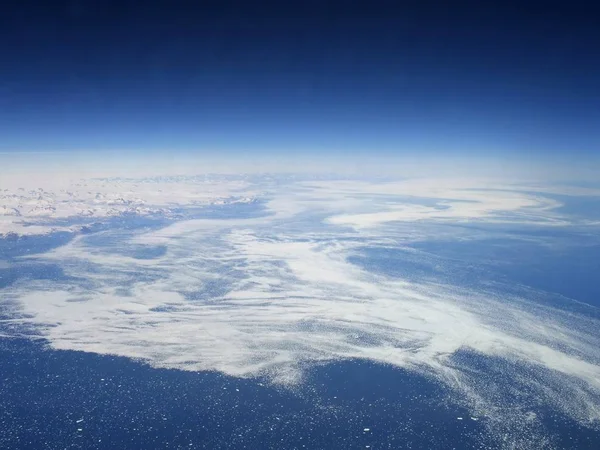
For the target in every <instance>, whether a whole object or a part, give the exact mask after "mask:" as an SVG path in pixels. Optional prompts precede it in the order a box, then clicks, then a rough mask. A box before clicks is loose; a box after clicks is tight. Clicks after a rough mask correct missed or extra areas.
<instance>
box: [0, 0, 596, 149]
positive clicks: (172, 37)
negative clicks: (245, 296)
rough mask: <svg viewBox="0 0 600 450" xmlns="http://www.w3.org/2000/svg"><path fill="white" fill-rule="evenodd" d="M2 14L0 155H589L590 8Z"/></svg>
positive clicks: (9, 5) (243, 7) (72, 7)
mask: <svg viewBox="0 0 600 450" xmlns="http://www.w3.org/2000/svg"><path fill="white" fill-rule="evenodd" d="M535 3H537V2H515V3H514V4H513V3H511V2H472V3H463V2H439V3H433V2H427V1H407V2H368V3H367V2H364V3H363V2H322V1H318V2H317V1H302V2H294V1H291V2H278V3H273V4H269V3H268V2H259V3H255V2H239V3H233V2H191V1H171V2H160V1H152V0H150V1H145V2H134V1H129V0H121V1H115V2H113V1H99V0H83V1H51V2H49V1H47V0H46V1H39V2H37V1H30V0H24V1H13V0H9V1H8V2H3V3H2V5H1V6H0V57H1V62H0V64H1V66H2V69H1V70H0V152H2V153H3V154H4V155H11V154H20V153H23V152H28V153H31V154H37V153H34V152H65V153H67V154H81V153H82V152H83V153H86V152H87V153H86V154H93V155H95V156H96V157H98V156H102V155H103V154H104V153H106V154H109V153H110V154H113V155H114V154H115V152H124V153H123V154H138V155H139V154H143V155H148V154H165V153H169V152H172V153H177V154H192V155H198V154H200V155H216V154H222V155H228V156H229V155H231V156H235V155H245V156H246V157H248V155H250V156H252V155H257V156H258V155H262V156H265V155H267V156H281V157H283V156H289V155H291V154H296V153H302V154H304V155H309V156H310V155H323V154H327V155H331V156H332V157H338V156H340V155H342V156H343V155H349V154H363V155H364V154H376V155H379V156H381V157H385V156H399V155H400V156H412V157H418V156H419V155H428V156H430V157H432V156H437V155H440V156H445V157H455V156H457V157H458V156H462V157H465V156H466V157H468V156H469V155H478V156H481V155H493V156H495V157H505V156H506V157H508V156H509V155H510V156H516V155H534V156H542V157H550V156H552V157H555V156H557V155H558V156H563V157H571V156H574V157H575V158H577V159H578V160H580V161H581V160H583V161H585V159H586V158H589V157H592V156H596V155H597V154H598V153H600V87H599V84H598V80H599V79H600V29H599V28H598V27H597V26H596V25H597V20H596V19H597V17H598V16H597V15H595V14H594V10H593V5H592V2H586V3H587V5H586V3H583V2H582V3H578V2H557V3H554V2H545V3H544V6H543V8H541V7H540V6H539V5H537V4H535Z"/></svg>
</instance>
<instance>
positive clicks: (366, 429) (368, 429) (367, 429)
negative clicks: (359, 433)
mask: <svg viewBox="0 0 600 450" xmlns="http://www.w3.org/2000/svg"><path fill="white" fill-rule="evenodd" d="M363 431H364V432H365V433H366V432H367V431H371V429H370V428H365V429H364V430H363Z"/></svg>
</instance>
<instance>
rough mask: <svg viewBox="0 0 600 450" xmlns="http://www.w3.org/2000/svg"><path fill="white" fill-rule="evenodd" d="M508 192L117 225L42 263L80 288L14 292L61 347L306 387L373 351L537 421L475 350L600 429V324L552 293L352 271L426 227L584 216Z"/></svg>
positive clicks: (447, 192)
mask: <svg viewBox="0 0 600 450" xmlns="http://www.w3.org/2000/svg"><path fill="white" fill-rule="evenodd" d="M494 186H495V189H492V187H494ZM494 186H490V185H488V184H487V183H483V182H479V183H477V182H474V181H471V182H469V181H468V180H460V181H457V180H442V181H440V180H436V181H431V180H430V181H423V180H421V181H404V182H395V183H372V182H357V181H349V182H325V181H323V182H300V183H294V184H290V185H286V186H285V188H276V189H272V190H271V191H269V192H267V194H266V195H267V196H268V198H269V201H268V202H267V210H268V211H269V212H270V215H268V216H263V217H258V218H251V219H231V220H229V219H215V220H211V219H196V220H190V221H183V222H178V223H175V224H172V225H170V226H168V227H165V228H163V229H160V230H137V231H136V230H132V231H130V232H126V233H124V232H123V230H112V231H111V230H108V231H106V232H104V234H103V235H102V236H105V237H106V238H107V239H106V240H105V242H104V243H102V240H99V241H98V240H93V239H91V238H90V237H89V236H80V237H78V238H77V239H74V240H72V241H71V242H70V243H68V244H67V245H65V246H63V247H60V248H58V249H55V250H52V251H50V252H47V253H45V254H43V255H39V256H35V257H30V258H27V261H28V262H32V261H34V262H37V263H39V264H57V265H59V266H60V267H61V268H62V269H63V270H64V272H65V275H66V276H67V277H68V278H67V279H65V280H27V281H26V282H22V283H17V284H15V285H14V286H13V287H12V288H11V289H9V290H7V291H8V292H9V293H10V295H11V296H12V298H14V299H17V300H18V302H19V304H20V305H21V308H22V310H23V312H24V313H26V314H27V315H28V316H26V317H29V318H25V319H22V321H23V323H26V324H28V325H30V324H34V325H35V326H36V327H37V329H38V330H41V331H42V332H43V335H44V336H45V337H46V338H47V339H48V341H49V343H50V345H51V346H52V347H53V348H57V349H69V350H82V351H87V352H96V353H102V354H116V355H122V356H127V357H131V358H139V359H142V360H144V361H146V362H148V363H149V364H151V365H153V366H156V367H169V368H177V369H181V370H192V371H199V370H218V371H221V372H224V373H226V374H229V375H234V376H240V377H250V376H258V375H264V376H268V377H270V378H271V379H272V380H273V382H275V383H282V384H286V385H289V386H293V385H294V384H297V383H301V382H302V378H303V374H304V373H305V368H306V367H310V366H311V365H313V364H317V363H321V362H326V361H332V360H338V359H351V358H365V359H369V360H373V361H377V362H381V363H385V364H391V365H394V366H397V367H403V368H407V369H409V370H414V371H417V372H419V373H423V374H427V376H432V377H435V378H436V379H437V380H439V381H440V382H442V383H444V384H446V385H447V386H450V387H451V388H452V389H453V392H454V393H455V396H456V397H455V398H454V400H455V401H465V402H468V406H469V407H470V408H471V409H472V411H473V412H474V414H478V415H482V416H483V415H486V416H487V417H489V423H490V424H491V425H490V426H491V427H496V428H494V429H496V430H497V429H499V428H498V427H501V424H503V423H508V422H507V421H509V420H511V421H514V422H515V424H516V422H517V421H516V418H518V417H521V418H522V417H525V416H526V415H527V414H529V413H530V411H529V410H528V409H523V410H521V411H515V410H514V409H511V410H510V411H508V410H504V409H503V406H506V407H507V408H508V405H502V404H499V403H498V401H499V400H498V398H497V397H496V396H495V395H494V393H493V392H487V391H486V387H485V385H482V384H481V382H480V380H478V379H474V378H473V370H472V367H469V365H468V364H466V363H464V361H463V362H461V360H460V358H458V356H459V355H461V354H463V353H464V352H473V353H474V354H477V355H480V356H481V357H485V358H500V359H502V360H504V361H506V362H507V363H506V364H505V366H506V370H512V371H513V372H511V373H512V374H514V375H515V376H517V375H519V374H520V372H519V370H523V367H527V368H528V370H530V371H531V372H530V373H531V374H533V375H530V376H533V378H532V383H530V385H529V386H527V387H521V388H522V389H530V391H528V392H532V393H530V394H528V395H534V396H535V397H536V398H537V399H540V401H542V402H544V403H546V404H550V405H552V406H553V407H555V408H557V409H559V410H561V411H563V412H564V413H565V414H568V415H569V416H570V417H572V418H573V419H575V420H578V421H580V422H581V423H585V424H591V423H596V426H597V425H598V423H599V422H600V365H599V364H600V351H599V350H598V349H599V346H598V343H599V342H600V322H599V321H598V320H596V319H594V318H593V317H588V316H585V315H580V314H577V313H573V312H568V311H564V310H561V309H558V308H556V307H551V306H547V305H545V304H544V303H543V302H540V301H534V297H543V296H544V295H546V294H543V293H540V292H535V291H533V290H529V291H528V290H524V289H521V290H518V289H515V288H512V287H509V286H505V285H502V284H501V283H498V284H496V285H488V286H483V285H478V284H477V283H475V282H474V283H473V284H472V285H470V286H464V285H460V283H456V282H453V281H452V280H451V279H450V280H449V279H448V278H447V277H442V276H439V277H436V274H435V272H432V273H431V274H429V276H427V277H402V278H401V277H397V276H391V275H385V274H382V273H381V272H378V271H376V270H373V271H371V270H368V267H363V266H361V265H358V264H355V263H353V262H352V258H353V257H355V256H356V255H358V254H360V252H362V251H363V250H364V249H368V248H371V247H374V246H375V247H379V248H388V249H392V250H398V249H400V248H405V247H407V246H408V247H410V243H411V242H414V241H415V240H423V239H431V238H434V237H435V236H433V235H430V234H428V233H429V231H428V229H427V228H424V227H423V226H422V224H423V223H429V224H436V225H438V226H442V227H443V226H444V224H446V223H447V222H448V221H460V220H478V221H480V222H481V223H490V222H494V221H496V220H499V219H506V220H510V221H512V222H514V223H532V224H537V225H539V226H546V225H547V224H555V223H562V224H563V225H564V224H568V223H569V218H568V217H565V216H561V215H559V214H558V213H557V212H556V210H555V208H556V207H557V206H559V203H558V202H556V201H554V200H551V199H549V198H547V197H545V196H543V195H540V194H532V193H530V192H519V191H515V190H514V187H513V188H512V189H509V188H508V187H507V185H503V184H500V185H494ZM440 206H443V208H441V207H440ZM394 221H401V222H403V223H404V224H405V225H410V224H412V226H405V227H404V228H398V227H393V226H390V224H392V223H393V222H394ZM348 225H350V226H348ZM446 232H447V233H449V235H450V236H452V235H454V233H455V231H454V230H453V229H447V230H446ZM102 236H101V237H102ZM109 237H111V238H113V239H108V238H109ZM143 245H146V246H157V245H161V246H164V249H165V251H164V252H159V253H157V254H156V255H155V256H154V257H152V258H147V259H140V258H138V257H136V256H135V255H133V254H130V255H128V254H127V253H126V251H124V249H125V250H126V249H128V248H132V247H135V246H143ZM367 260H368V259H367ZM441 263H442V264H452V262H451V261H442V262H441ZM511 367H512V369H511ZM482 376H483V375H482ZM507 376H511V374H507ZM519 376H520V375H519ZM540 380H542V381H540ZM543 380H545V381H543ZM536 383H537V384H536ZM527 417H529V416H527ZM502 426H504V425H502ZM515 426H516V425H515Z"/></svg>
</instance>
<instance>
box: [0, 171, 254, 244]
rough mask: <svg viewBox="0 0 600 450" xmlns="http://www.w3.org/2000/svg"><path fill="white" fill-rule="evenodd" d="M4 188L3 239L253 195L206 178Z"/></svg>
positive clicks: (47, 182)
mask: <svg viewBox="0 0 600 450" xmlns="http://www.w3.org/2000/svg"><path fill="white" fill-rule="evenodd" d="M22 185H25V186H27V185H28V186H29V187H23V186H22ZM32 185H34V186H37V187H32ZM5 186H7V183H4V182H0V236H2V235H7V234H9V233H11V234H16V235H34V234H45V233H49V232H51V231H76V230H78V229H79V228H80V225H79V224H70V223H69V221H72V222H77V220H76V219H81V218H87V219H106V218H110V217H115V216H121V215H132V214H133V215H139V216H147V215H153V214H161V215H166V216H168V215H169V214H171V213H172V212H173V210H174V209H177V208H181V207H190V206H206V205H210V204H217V205H219V204H226V203H235V202H249V201H252V200H253V197H252V196H253V195H254V194H255V192H253V191H252V189H250V186H249V185H248V183H247V182H244V181H242V180H239V179H238V180H229V181H227V180H223V179H222V178H218V179H211V178H209V177H206V176H203V177H160V178H141V179H135V180H131V179H120V178H104V179H74V180H64V179H60V178H56V177H54V178H53V177H47V178H46V179H44V180H39V181H38V182H37V183H36V182H35V180H31V179H28V178H26V177H24V178H22V179H21V180H12V183H11V185H10V186H7V187H5ZM240 194H244V195H240Z"/></svg>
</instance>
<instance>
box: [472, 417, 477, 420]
mask: <svg viewBox="0 0 600 450" xmlns="http://www.w3.org/2000/svg"><path fill="white" fill-rule="evenodd" d="M471 420H479V419H478V418H477V417H471Z"/></svg>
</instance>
